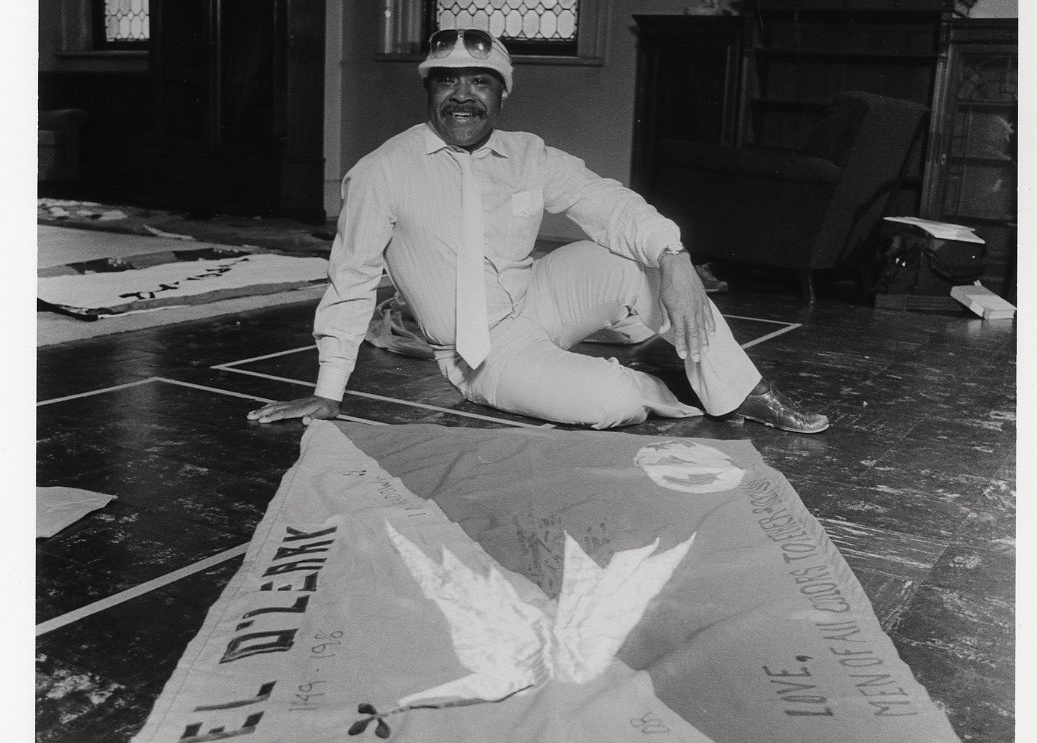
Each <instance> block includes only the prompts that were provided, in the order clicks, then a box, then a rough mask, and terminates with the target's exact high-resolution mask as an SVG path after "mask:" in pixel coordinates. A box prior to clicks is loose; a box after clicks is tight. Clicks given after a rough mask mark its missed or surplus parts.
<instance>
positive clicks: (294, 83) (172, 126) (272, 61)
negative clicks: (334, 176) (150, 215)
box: [145, 0, 325, 222]
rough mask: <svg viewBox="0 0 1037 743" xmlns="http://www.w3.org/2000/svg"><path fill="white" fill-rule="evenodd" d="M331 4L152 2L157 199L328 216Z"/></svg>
mask: <svg viewBox="0 0 1037 743" xmlns="http://www.w3.org/2000/svg"><path fill="white" fill-rule="evenodd" d="M324 7H325V6H324V2H323V0H152V3H151V14H152V20H151V33H152V48H151V67H152V81H153V82H152V112H153V115H154V121H153V126H152V127H151V131H152V137H151V142H150V146H149V148H148V149H147V150H146V152H145V159H146V173H147V181H148V183H147V190H148V193H149V196H150V200H151V201H152V202H154V203H156V204H159V205H162V206H165V207H171V208H184V209H191V210H196V211H201V212H210V213H230V214H245V215H261V216H288V217H295V218H298V219H302V220H305V221H310V222H323V220H324V216H325V215H324V209H323V178H324V160H323V117H324V23H325V15H324Z"/></svg>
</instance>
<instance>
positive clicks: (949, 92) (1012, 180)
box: [923, 19, 1019, 301]
mask: <svg viewBox="0 0 1037 743" xmlns="http://www.w3.org/2000/svg"><path fill="white" fill-rule="evenodd" d="M1018 33H1019V28H1018V21H1017V20H1016V19H983V20H980V19H977V20H972V21H955V22H954V23H953V25H952V27H951V41H950V55H949V59H948V65H947V74H946V81H945V84H944V85H942V86H941V89H940V91H939V93H940V94H939V96H938V98H937V101H936V103H935V106H936V107H937V112H938V115H937V116H936V119H935V121H936V126H935V131H934V137H933V147H932V148H931V156H930V158H929V168H928V172H927V174H926V183H927V184H928V186H929V187H928V188H927V190H926V201H925V203H924V204H923V216H926V217H928V218H930V219H936V220H939V221H942V222H953V223H956V224H965V225H968V226H970V227H973V228H974V229H975V230H976V233H977V234H979V235H980V236H981V237H982V238H983V239H984V240H986V243H987V254H986V259H985V271H984V276H983V278H982V281H983V284H984V285H985V286H986V287H987V288H989V289H992V290H994V291H997V292H999V293H1000V294H1002V295H1003V296H1006V297H1008V298H1009V299H1010V300H1012V301H1014V300H1015V264H1016V218H1017V217H1016V215H1017V185H1018V184H1017V162H1018V154H1017V153H1018V146H1017V142H1018V128H1019V114H1018V101H1019V51H1018V47H1019V42H1018Z"/></svg>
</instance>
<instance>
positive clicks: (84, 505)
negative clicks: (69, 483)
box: [36, 486, 115, 538]
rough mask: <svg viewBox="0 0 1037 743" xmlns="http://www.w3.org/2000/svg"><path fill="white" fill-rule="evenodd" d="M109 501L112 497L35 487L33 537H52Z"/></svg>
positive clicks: (84, 491) (81, 491) (72, 489)
mask: <svg viewBox="0 0 1037 743" xmlns="http://www.w3.org/2000/svg"><path fill="white" fill-rule="evenodd" d="M113 500H115V496H114V495H105V494H104V493H95V492H93V491H91V490H81V489H80V488H66V487H63V486H58V487H50V488H36V537H37V538H39V537H52V536H54V535H55V534H57V533H58V532H59V531H61V530H62V529H64V528H65V527H67V526H71V525H72V524H74V523H75V522H77V521H79V519H81V518H83V517H84V516H86V515H87V514H88V513H90V512H91V511H96V510H97V509H99V508H104V507H105V506H107V505H108V504H109V503H110V502H111V501H113Z"/></svg>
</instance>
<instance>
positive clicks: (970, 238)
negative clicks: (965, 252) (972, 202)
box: [883, 217, 986, 244]
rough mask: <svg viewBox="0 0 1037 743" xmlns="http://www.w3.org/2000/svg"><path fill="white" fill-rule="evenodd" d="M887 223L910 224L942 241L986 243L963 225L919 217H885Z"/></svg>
mask: <svg viewBox="0 0 1037 743" xmlns="http://www.w3.org/2000/svg"><path fill="white" fill-rule="evenodd" d="M883 219H885V220H886V221H887V222H900V223H902V224H910V225H914V226H915V227H917V228H919V229H920V230H922V231H923V232H927V233H929V234H930V235H932V236H933V237H936V238H939V239H941V240H959V241H961V242H966V243H981V244H983V243H986V240H984V239H983V238H982V237H980V236H979V235H977V234H976V233H975V231H974V230H973V229H972V228H971V227H966V226H965V225H963V224H950V223H949V222H934V221H932V220H931V219H921V218H919V217H883Z"/></svg>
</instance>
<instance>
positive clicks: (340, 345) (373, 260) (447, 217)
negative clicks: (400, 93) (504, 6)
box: [314, 124, 680, 400]
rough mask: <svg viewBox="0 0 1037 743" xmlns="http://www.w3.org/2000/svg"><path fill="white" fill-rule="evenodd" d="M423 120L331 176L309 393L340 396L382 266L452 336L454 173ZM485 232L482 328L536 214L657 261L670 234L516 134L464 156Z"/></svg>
mask: <svg viewBox="0 0 1037 743" xmlns="http://www.w3.org/2000/svg"><path fill="white" fill-rule="evenodd" d="M449 148H450V145H448V144H446V143H445V142H443V140H442V139H440V138H439V136H438V135H437V134H436V133H435V132H434V130H433V129H432V128H431V127H429V126H428V125H427V124H419V125H416V126H414V127H411V128H410V129H408V130H406V131H405V132H402V133H401V134H398V135H397V136H395V137H393V138H392V139H390V140H388V141H387V142H386V143H385V144H383V145H382V146H381V147H379V148H378V149H377V150H375V151H374V152H372V153H371V154H369V155H367V156H366V157H364V158H363V159H361V160H360V161H359V162H358V163H357V164H356V165H355V166H354V167H353V168H352V169H351V170H350V171H349V173H348V174H347V175H346V177H345V178H344V179H343V182H342V198H343V207H342V212H341V214H340V215H339V220H338V233H337V234H336V236H335V242H334V244H333V246H332V250H331V259H330V263H329V267H328V276H329V279H330V284H329V286H328V290H327V292H326V293H325V295H324V298H323V299H322V300H321V303H320V305H319V306H318V308H317V314H316V318H315V320H314V337H315V338H316V340H317V347H318V350H319V354H320V371H319V374H318V378H317V388H316V394H318V395H320V396H321V397H327V398H330V399H333V400H341V399H342V396H343V394H344V391H345V388H346V383H347V382H348V380H349V376H350V374H351V373H352V371H353V368H354V366H355V364H356V357H357V353H358V349H359V345H360V343H361V342H362V341H363V338H364V334H365V333H366V330H367V326H368V323H369V321H370V319H371V314H372V312H373V311H374V305H375V293H376V290H377V286H378V282H379V279H380V276H381V273H382V268H383V266H384V267H385V268H387V269H388V272H389V275H390V276H391V277H392V280H393V283H394V284H395V285H396V287H397V289H398V290H399V291H400V293H401V294H402V295H403V297H404V299H405V300H406V301H407V303H408V304H409V305H410V307H411V308H412V309H413V311H414V314H415V316H416V317H417V318H418V322H419V324H420V325H421V328H422V331H423V332H424V333H425V335H426V337H427V338H428V339H429V341H430V342H431V343H432V344H433V345H434V346H437V347H439V348H441V349H442V348H449V347H450V346H452V345H453V342H454V325H455V317H454V290H455V282H456V270H455V256H456V252H457V246H458V245H459V243H460V240H461V229H462V223H461V218H460V214H461V171H460V167H459V166H458V164H457V162H456V161H455V159H454V158H453V157H451V155H450V152H449V151H448V150H449ZM473 156H474V162H473V172H474V174H475V177H476V179H477V180H478V184H479V189H480V193H481V196H482V207H483V211H484V219H483V223H484V226H485V230H486V261H485V266H484V269H485V278H486V300H487V315H488V319H489V322H490V325H491V327H492V326H493V325H495V324H496V323H498V322H500V321H501V320H503V319H504V318H506V317H509V316H514V315H517V314H518V313H519V312H521V310H522V307H523V302H524V299H525V296H526V290H527V287H528V285H529V277H530V266H531V265H532V263H533V259H532V258H531V257H530V254H531V253H532V251H533V247H534V242H535V240H536V238H537V233H538V231H539V229H540V222H541V219H542V217H543V213H544V210H545V209H546V210H547V211H548V212H551V213H559V212H565V213H566V215H567V216H568V217H569V218H570V219H572V220H573V221H574V222H575V223H576V224H577V225H579V226H580V227H581V228H582V229H583V230H584V232H586V233H587V235H588V237H590V238H591V239H592V240H594V241H595V242H597V243H600V244H601V245H604V246H605V247H607V248H608V249H610V250H611V251H613V252H615V253H617V254H619V255H623V256H626V257H628V258H632V259H634V260H637V261H639V262H641V263H643V264H645V265H649V266H657V265H658V259H659V255H660V253H661V252H662V249H663V248H664V247H665V246H667V245H670V244H674V243H678V242H680V231H679V229H678V228H677V226H676V225H675V224H674V223H673V222H671V221H670V220H668V219H666V218H664V217H662V216H661V215H660V214H659V213H658V212H657V211H656V210H655V208H654V207H652V206H650V205H649V204H648V203H646V202H645V200H644V199H643V198H641V197H640V196H639V195H637V194H636V193H634V192H633V191H631V190H630V189H628V188H625V187H624V186H623V185H622V184H620V183H619V182H618V181H615V180H611V179H606V178H601V177H600V176H598V175H596V174H595V173H593V172H591V171H590V170H588V169H587V168H586V166H585V165H584V163H583V161H582V160H580V159H579V158H576V157H573V156H572V155H569V154H566V153H565V152H562V151H561V150H558V149H555V148H553V147H548V146H547V145H546V144H545V143H544V141H543V140H542V139H540V137H537V136H535V135H533V134H527V133H525V132H503V131H494V132H493V133H492V134H491V136H490V138H489V140H488V141H487V143H486V144H485V145H483V146H482V147H480V148H479V149H477V150H476V151H475V152H473Z"/></svg>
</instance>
